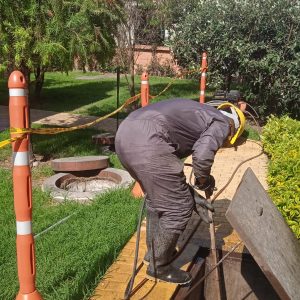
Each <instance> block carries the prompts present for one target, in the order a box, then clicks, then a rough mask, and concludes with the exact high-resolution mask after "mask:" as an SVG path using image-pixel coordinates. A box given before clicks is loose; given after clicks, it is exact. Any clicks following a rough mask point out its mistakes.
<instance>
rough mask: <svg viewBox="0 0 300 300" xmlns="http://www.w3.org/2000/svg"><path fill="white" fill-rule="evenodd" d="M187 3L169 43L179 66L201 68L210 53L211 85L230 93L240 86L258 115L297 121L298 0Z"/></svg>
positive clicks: (299, 87)
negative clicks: (234, 85) (271, 114)
mask: <svg viewBox="0 0 300 300" xmlns="http://www.w3.org/2000/svg"><path fill="white" fill-rule="evenodd" d="M173 1H174V2H175V0H173ZM185 2H186V6H185V7H180V6H179V8H180V10H181V13H180V11H179V15H180V16H181V17H180V18H178V20H177V23H175V24H174V25H173V27H172V29H173V30H174V37H173V39H171V40H170V42H169V44H170V45H171V47H172V49H173V51H174V53H175V56H176V58H177V59H178V63H179V64H180V65H181V66H182V67H191V66H196V67H198V66H199V65H200V62H201V53H202V52H203V51H207V52H208V67H209V71H208V74H209V78H208V84H210V85H211V84H212V85H214V86H219V88H225V89H227V90H230V89H232V88H233V86H232V85H233V84H241V85H242V87H243V92H244V94H245V96H246V99H247V101H248V102H250V103H251V104H252V105H254V106H255V108H256V109H257V110H258V111H259V113H260V114H264V115H269V114H270V113H274V114H278V115H285V114H290V115H291V116H292V117H294V118H298V117H299V112H300V110H299V94H300V77H299V72H300V27H299V26H298V24H299V22H300V5H299V1H294V0H292V1H286V0H277V1H274V0H264V1H261V0H253V1H240V0H224V1H219V0H210V1H204V0H201V1H192V0H190V1H185ZM175 9H177V6H175ZM222 83H223V84H222Z"/></svg>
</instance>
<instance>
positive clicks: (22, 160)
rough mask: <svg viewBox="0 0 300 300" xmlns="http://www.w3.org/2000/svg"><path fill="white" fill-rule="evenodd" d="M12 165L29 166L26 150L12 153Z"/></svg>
mask: <svg viewBox="0 0 300 300" xmlns="http://www.w3.org/2000/svg"><path fill="white" fill-rule="evenodd" d="M13 165H14V166H29V153H28V151H26V152H14V153H13Z"/></svg>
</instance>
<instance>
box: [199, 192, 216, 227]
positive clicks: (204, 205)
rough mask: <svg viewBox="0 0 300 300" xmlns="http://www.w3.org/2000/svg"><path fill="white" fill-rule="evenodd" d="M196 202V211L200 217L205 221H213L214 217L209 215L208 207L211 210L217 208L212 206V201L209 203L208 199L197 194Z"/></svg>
mask: <svg viewBox="0 0 300 300" xmlns="http://www.w3.org/2000/svg"><path fill="white" fill-rule="evenodd" d="M194 199H195V203H196V204H198V206H197V207H196V212H197V213H198V214H199V216H200V218H201V219H202V220H203V221H204V222H205V223H211V222H212V219H211V218H210V217H209V216H208V209H209V210H210V211H211V212H214V211H215V209H214V207H213V206H212V204H211V203H209V202H208V201H207V200H206V199H204V198H203V197H201V196H200V195H197V194H196V195H195V196H194Z"/></svg>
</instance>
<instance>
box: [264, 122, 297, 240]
mask: <svg viewBox="0 0 300 300" xmlns="http://www.w3.org/2000/svg"><path fill="white" fill-rule="evenodd" d="M262 140H263V145H264V149H265V151H266V153H267V154H268V155H269V156H270V164H269V170H268V184H269V194H270V196H271V198H272V199H273V201H274V202H275V204H276V205H277V207H278V208H279V210H280V211H281V213H282V214H283V216H284V218H285V219H286V221H287V223H288V225H289V226H290V228H291V229H292V231H293V232H294V233H295V235H296V236H297V238H298V239H299V238H300V185H299V178H300V122H299V121H297V120H293V119H291V118H289V117H287V116H285V117H282V118H277V117H274V116H272V117H271V118H269V120H268V122H267V124H266V126H265V127H264V130H263V137H262Z"/></svg>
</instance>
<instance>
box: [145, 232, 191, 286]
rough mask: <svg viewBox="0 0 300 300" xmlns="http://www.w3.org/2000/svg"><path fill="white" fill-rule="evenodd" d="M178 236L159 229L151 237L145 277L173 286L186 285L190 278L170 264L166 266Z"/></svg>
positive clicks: (186, 273)
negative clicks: (151, 247) (151, 242)
mask: <svg viewBox="0 0 300 300" xmlns="http://www.w3.org/2000/svg"><path fill="white" fill-rule="evenodd" d="M178 237H179V234H176V233H173V232H170V231H168V230H165V229H163V228H161V227H158V231H157V233H156V234H155V236H154V237H153V249H154V251H153V253H150V254H151V255H150V256H151V259H150V264H149V266H148V268H147V271H146V274H147V275H148V276H147V277H148V278H149V279H151V280H157V281H164V282H169V283H174V284H188V283H190V282H191V280H192V279H191V276H190V275H189V273H188V272H185V271H182V270H180V269H178V268H176V267H174V266H173V265H172V264H168V262H169V261H170V257H171V255H172V253H173V252H174V249H175V247H176V243H177V240H178Z"/></svg>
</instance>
